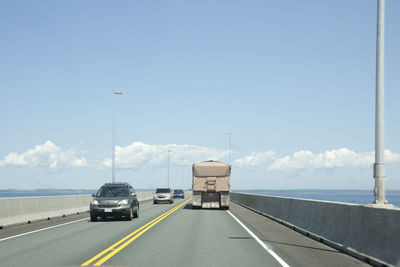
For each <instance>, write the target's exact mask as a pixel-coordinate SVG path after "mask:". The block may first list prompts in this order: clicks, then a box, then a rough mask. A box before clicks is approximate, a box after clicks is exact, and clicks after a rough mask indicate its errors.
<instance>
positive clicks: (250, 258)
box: [0, 200, 368, 266]
mask: <svg viewBox="0 0 400 267" xmlns="http://www.w3.org/2000/svg"><path fill="white" fill-rule="evenodd" d="M183 201H184V200H177V201H175V204H174V205H170V204H157V205H153V204H152V203H146V204H142V205H141V209H140V218H139V219H134V220H132V221H120V220H115V219H108V220H104V221H103V220H99V221H98V222H90V221H89V220H88V218H87V214H85V215H79V216H73V217H68V218H63V219H58V220H50V221H46V222H41V223H33V224H30V225H23V226H16V227H9V228H5V229H2V230H0V266H79V265H81V264H83V263H85V262H86V263H88V265H93V264H96V263H98V264H101V265H104V266H175V265H181V266H282V265H281V264H280V263H279V262H278V261H277V260H276V258H274V257H273V256H272V255H271V254H270V253H268V252H267V251H266V250H265V249H264V248H263V247H262V246H261V245H260V244H259V243H257V242H256V240H255V239H254V238H253V237H252V236H251V235H250V234H249V233H248V232H247V231H246V230H245V229H244V228H243V227H242V226H241V225H240V224H239V223H238V222H237V221H236V220H235V219H234V218H233V217H232V216H231V215H230V214H229V212H227V211H223V210H193V209H192V208H191V205H190V202H188V203H186V204H184V203H183ZM180 204H183V205H182V207H180V208H178V209H176V210H172V211H171V209H172V208H173V207H177V206H178V205H180ZM230 212H231V213H232V214H233V215H234V216H236V217H237V218H238V219H239V220H240V221H241V222H243V223H244V224H245V225H246V226H247V227H248V228H249V229H250V230H251V231H252V232H254V234H255V235H256V236H258V237H259V238H260V239H261V240H262V242H264V243H265V244H266V245H267V246H268V247H269V248H271V249H272V250H273V251H274V252H275V253H276V254H277V255H278V256H279V257H280V258H281V259H282V260H283V261H284V262H286V263H287V264H288V265H290V266H368V265H367V264H365V263H363V262H360V261H358V260H357V259H355V258H352V257H350V256H348V255H345V254H343V253H341V252H338V251H337V250H335V249H333V248H330V247H328V246H326V245H324V244H322V243H320V242H317V241H315V240H312V239H310V238H307V237H305V236H303V235H301V234H299V233H297V232H295V231H293V230H291V229H288V228H287V227H285V226H283V225H280V224H278V223H276V222H273V221H271V220H269V219H268V218H265V217H263V216H261V215H259V214H256V213H254V212H252V211H250V210H248V209H245V208H243V207H241V206H239V205H236V204H234V203H232V205H231V210H230ZM159 216H161V217H159ZM82 217H83V220H82ZM156 218H158V220H154V219H156ZM77 219H80V220H77ZM68 221H75V222H73V223H70V224H67V225H62V226H59V227H55V228H49V229H47V230H43V231H39V232H34V233H31V234H26V235H20V236H18V237H14V238H10V239H5V238H8V237H12V236H15V235H17V234H23V233H27V232H29V231H33V230H38V229H43V228H45V227H48V226H51V225H60V224H61V223H66V222H68ZM149 222H152V223H150V224H149ZM137 229H141V230H140V231H137V232H135V230H137ZM127 236H129V237H128V238H126V239H125V240H123V239H124V238H125V237H127ZM132 239H133V240H132ZM120 240H122V241H121V242H120V243H119V244H117V245H116V246H114V247H112V248H111V249H109V250H107V248H109V247H110V246H111V245H113V244H116V243H117V242H118V241H120ZM100 252H104V254H103V255H100V256H99V257H98V258H96V259H94V260H93V258H94V257H95V256H96V255H98V254H99V253H100ZM91 260H92V261H91ZM88 261H89V262H88ZM102 261H103V262H102Z"/></svg>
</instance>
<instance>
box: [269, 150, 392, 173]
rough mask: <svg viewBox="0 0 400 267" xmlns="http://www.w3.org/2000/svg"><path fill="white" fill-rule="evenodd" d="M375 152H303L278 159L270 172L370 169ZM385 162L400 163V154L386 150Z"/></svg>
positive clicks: (270, 168)
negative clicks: (348, 168) (350, 168)
mask: <svg viewBox="0 0 400 267" xmlns="http://www.w3.org/2000/svg"><path fill="white" fill-rule="evenodd" d="M374 160H375V152H366V153H356V152H354V151H352V150H349V149H347V148H340V149H337V150H329V151H325V152H324V153H318V154H313V153H312V152H311V151H308V150H302V151H298V152H295V153H293V155H292V156H286V157H283V158H279V159H276V160H275V162H274V163H273V164H272V165H271V166H270V167H269V168H268V170H281V171H285V170H293V169H331V168H343V167H369V166H371V165H372V164H373V163H374ZM385 162H386V163H391V162H400V154H397V153H393V152H391V151H390V150H385Z"/></svg>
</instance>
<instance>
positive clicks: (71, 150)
mask: <svg viewBox="0 0 400 267" xmlns="http://www.w3.org/2000/svg"><path fill="white" fill-rule="evenodd" d="M376 5H377V1H375V0H353V1H345V0H338V1H328V0H325V1H320V0H319V1H316V0H315V1H313V0H304V1H294V0H286V1H172V0H171V1H56V2H54V1H2V2H0V32H1V36H2V38H1V39H2V41H1V42H0V58H1V63H0V72H1V74H2V75H1V83H0V90H1V92H2V97H1V98H0V119H1V122H2V127H1V131H0V147H1V149H0V188H97V187H98V186H99V185H101V184H102V183H104V182H105V181H109V180H110V176H111V170H110V159H111V147H112V145H111V144H112V131H111V121H112V116H111V110H112V100H113V97H114V100H115V103H116V109H115V111H116V137H117V138H116V142H117V150H116V151H117V180H125V181H128V182H131V183H132V184H133V185H134V186H135V187H137V188H152V187H157V186H165V183H166V178H167V152H166V151H167V150H168V149H170V150H172V152H171V165H170V177H171V185H172V186H173V187H180V186H181V185H182V180H183V185H184V186H185V187H190V185H191V181H190V179H191V178H190V165H191V163H193V162H194V161H199V160H207V159H211V158H213V159H218V160H223V161H227V160H228V154H229V153H228V137H227V135H226V133H227V132H231V133H232V149H233V153H232V164H233V174H232V188H234V189H248V188H266V189H270V188H272V189H291V188H294V189H297V188H324V189H329V188H331V189H336V188H357V189H369V188H370V189H372V187H373V183H374V181H373V179H372V163H373V151H374V127H375V125H374V109H375V58H376V56H375V49H376V9H377V6H376ZM398 14H400V2H399V1H396V0H387V1H386V31H385V34H386V44H385V49H386V50H385V53H386V55H385V101H386V102H385V104H386V106H385V123H386V132H385V138H386V139H385V146H386V148H387V149H388V150H390V151H387V157H386V159H387V164H386V168H387V187H388V189H400V154H399V153H400V141H399V138H398V137H399V136H400V123H399V114H400V107H399V105H398V103H399V100H400V75H399V74H398V70H399V69H400V52H399V50H398V47H400V17H399V16H398ZM113 89H117V90H122V91H123V94H122V95H118V96H114V95H113V94H112V91H113Z"/></svg>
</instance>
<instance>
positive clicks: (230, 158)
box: [226, 133, 232, 165]
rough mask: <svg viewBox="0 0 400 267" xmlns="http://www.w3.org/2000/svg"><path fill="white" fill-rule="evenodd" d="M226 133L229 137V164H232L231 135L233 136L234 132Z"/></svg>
mask: <svg viewBox="0 0 400 267" xmlns="http://www.w3.org/2000/svg"><path fill="white" fill-rule="evenodd" d="M226 135H227V136H228V137H229V165H231V161H232V143H231V136H232V133H227V134H226Z"/></svg>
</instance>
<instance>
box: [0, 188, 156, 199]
mask: <svg viewBox="0 0 400 267" xmlns="http://www.w3.org/2000/svg"><path fill="white" fill-rule="evenodd" d="M97 190H98V189H31V190H20V189H0V198H13V197H43V196H66V195H91V194H95V193H96V192H97ZM136 191H137V192H142V191H154V189H136Z"/></svg>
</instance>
